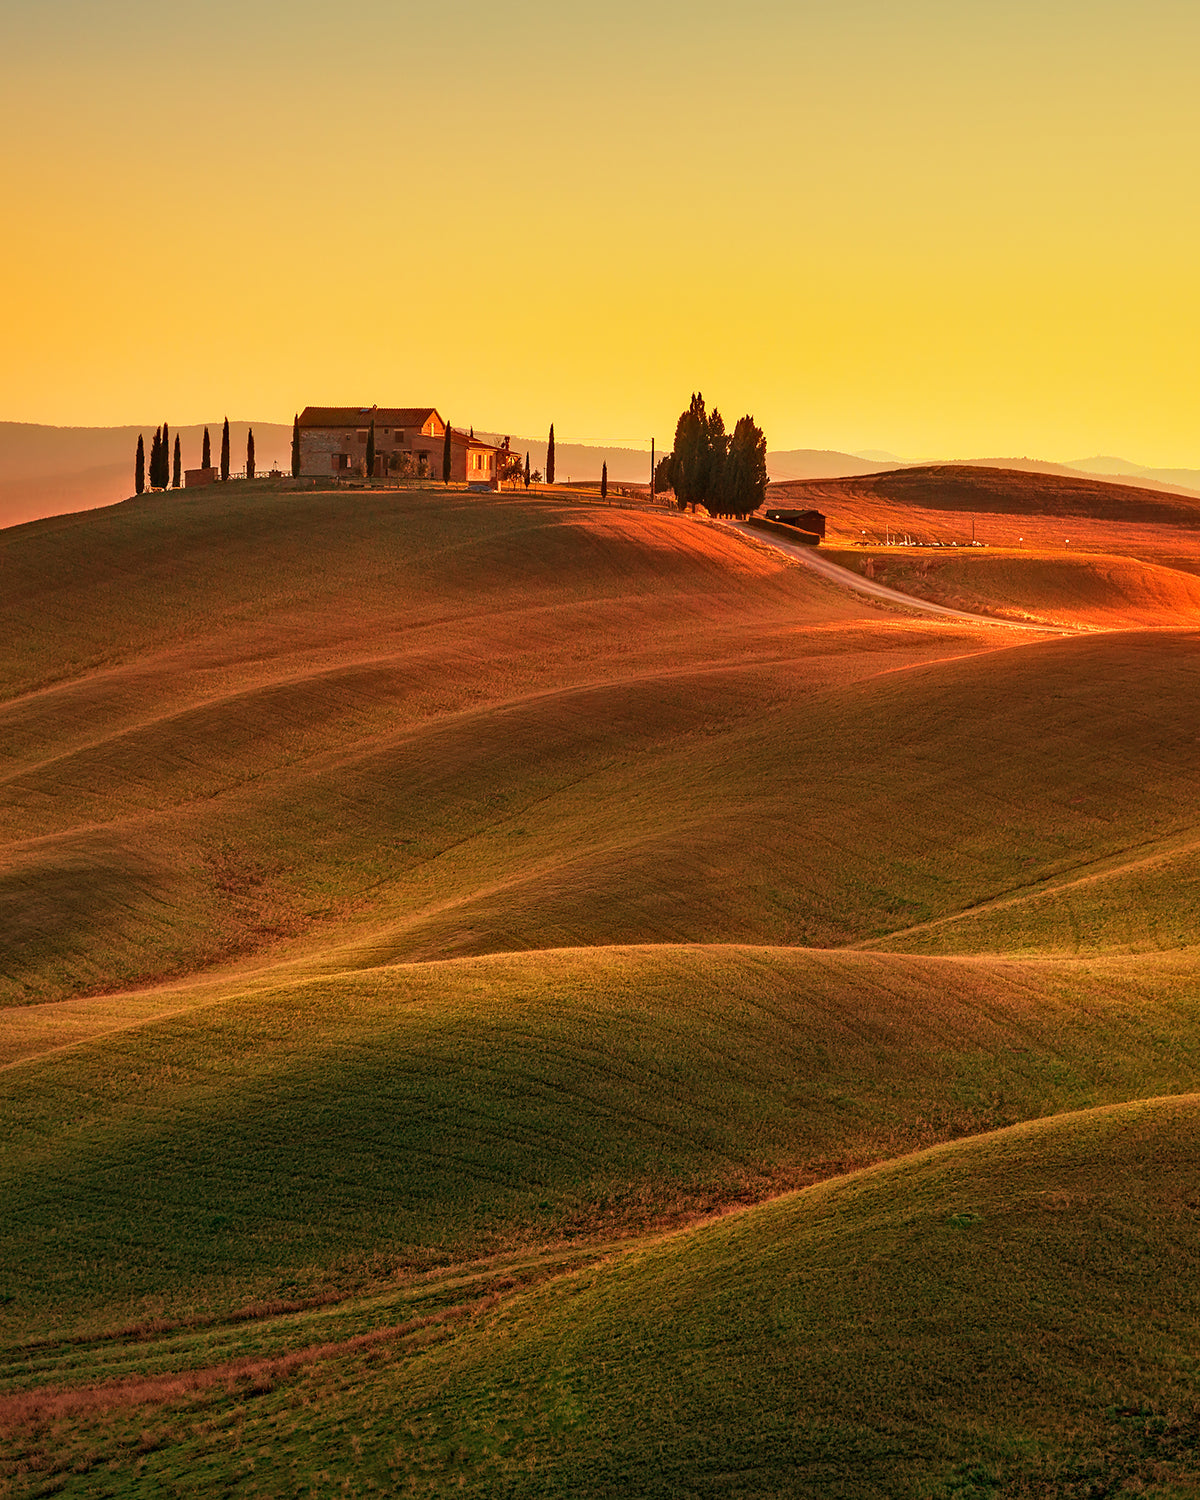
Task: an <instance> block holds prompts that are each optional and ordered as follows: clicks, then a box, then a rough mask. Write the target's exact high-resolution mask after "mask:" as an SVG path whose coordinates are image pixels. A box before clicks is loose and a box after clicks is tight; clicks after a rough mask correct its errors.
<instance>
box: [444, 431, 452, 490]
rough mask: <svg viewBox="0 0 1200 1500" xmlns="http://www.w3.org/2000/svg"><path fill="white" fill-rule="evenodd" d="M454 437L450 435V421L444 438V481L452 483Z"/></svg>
mask: <svg viewBox="0 0 1200 1500" xmlns="http://www.w3.org/2000/svg"><path fill="white" fill-rule="evenodd" d="M452 441H453V439H452V438H451V436H450V423H449V422H447V423H446V436H445V437H444V438H443V439H442V483H443V484H449V483H450V469H451V465H452V462H453V456H454V455H453V451H452V449H451V447H450V444H451V442H452Z"/></svg>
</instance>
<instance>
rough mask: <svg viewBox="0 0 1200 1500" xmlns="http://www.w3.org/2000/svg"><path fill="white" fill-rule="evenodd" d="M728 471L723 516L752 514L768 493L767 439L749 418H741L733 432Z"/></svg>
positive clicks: (752, 419) (751, 418)
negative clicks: (725, 507) (726, 508)
mask: <svg viewBox="0 0 1200 1500" xmlns="http://www.w3.org/2000/svg"><path fill="white" fill-rule="evenodd" d="M728 470H729V483H728V485H727V486H726V500H725V503H726V505H727V506H728V510H727V512H726V514H728V515H734V516H748V515H752V514H753V513H754V511H756V510H757V509H758V507H759V506H760V505H761V504H762V503H763V498H764V497H765V495H766V493H767V440H766V438H765V437H764V436H763V431H762V428H761V427H758V426H756V425H755V422H754V418H753V417H751V416H749V415H747V416H744V417H742V418H741V419H740V421H739V422H738V424H737V426H736V427H735V428H734V429H733V437H732V438H731V439H730V443H729V459H728Z"/></svg>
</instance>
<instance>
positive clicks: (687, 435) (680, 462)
mask: <svg viewBox="0 0 1200 1500" xmlns="http://www.w3.org/2000/svg"><path fill="white" fill-rule="evenodd" d="M671 459H672V464H671V474H672V478H673V479H674V485H673V488H674V490H675V503H676V504H677V505H678V506H679V509H680V510H683V509H684V508H685V507H686V506H689V505H690V506H691V507H692V509H693V510H695V509H696V507H697V505H703V504H704V499H705V496H706V495H707V494H708V470H709V464H708V413H707V412H706V411H705V409H704V397H703V396H702V395H701V394H700V392H699V391H696V392H695V393H694V394H693V395H692V400H691V404H690V405H689V406H688V409H687V411H685V412H683V413H682V414H681V416H680V418H679V421H678V422H676V424H675V447H674V449H673V450H672V453H671Z"/></svg>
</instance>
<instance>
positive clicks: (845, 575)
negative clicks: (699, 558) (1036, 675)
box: [717, 521, 1078, 635]
mask: <svg viewBox="0 0 1200 1500" xmlns="http://www.w3.org/2000/svg"><path fill="white" fill-rule="evenodd" d="M717 524H718V525H721V526H727V527H728V528H729V529H730V530H731V531H737V532H741V533H742V534H743V535H745V536H747V537H752V538H753V539H754V541H756V542H760V543H762V544H764V545H766V546H768V547H775V548H777V549H778V550H779V551H780V552H786V553H787V555H788V556H789V557H794V558H795V559H796V561H797V562H799V563H802V564H803V565H804V566H805V567H806V568H809V569H811V570H812V572H814V573H819V574H820V575H821V577H822V578H828V579H829V580H830V582H831V583H836V584H840V585H841V587H842V588H847V589H853V590H854V591H855V592H856V593H859V594H868V595H870V596H871V597H872V598H875V599H883V600H885V601H886V602H887V603H889V604H902V605H904V607H905V608H906V609H919V610H921V611H922V612H923V613H925V614H929V615H940V616H941V617H942V618H943V619H946V620H958V621H964V622H966V623H967V624H969V625H997V626H999V627H1000V628H1001V629H1002V630H1035V631H1037V633H1038V634H1039V635H1045V634H1046V633H1047V632H1051V633H1054V634H1058V635H1075V634H1077V633H1078V632H1076V631H1074V630H1071V629H1069V628H1068V627H1067V626H1064V625H1025V624H1018V623H1017V622H1016V621H1014V620H998V619H996V618H995V616H993V615H974V614H971V613H969V612H968V611H967V610H964V609H949V608H948V607H947V606H946V605H944V604H933V603H931V602H930V601H929V600H928V599H918V598H917V597H916V596H915V595H914V594H902V593H901V592H900V590H899V589H890V588H888V586H887V584H886V583H876V582H875V580H874V579H873V578H864V577H863V576H862V575H861V574H860V573H852V572H851V571H850V569H849V568H843V567H842V566H841V564H840V563H835V562H833V561H832V560H831V559H830V558H828V557H823V556H822V555H821V553H820V552H819V551H818V550H817V549H816V548H815V547H805V546H803V545H802V544H801V543H799V542H789V541H787V540H786V539H785V538H784V537H781V536H779V535H777V534H776V533H774V532H769V531H762V530H760V529H759V528H758V527H757V526H752V525H750V523H749V522H748V521H720V522H718V523H717Z"/></svg>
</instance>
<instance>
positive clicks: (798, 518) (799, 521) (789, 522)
mask: <svg viewBox="0 0 1200 1500" xmlns="http://www.w3.org/2000/svg"><path fill="white" fill-rule="evenodd" d="M765 514H766V518H767V520H768V521H778V522H779V523H780V525H782V526H795V527H798V528H799V530H801V531H807V532H809V533H810V534H811V535H812V536H819V537H821V538H822V539H824V536H825V517H824V516H823V515H822V514H821V512H820V511H819V510H769V511H767V512H766V513H765Z"/></svg>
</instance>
